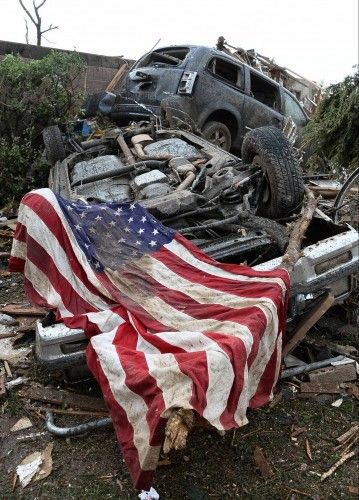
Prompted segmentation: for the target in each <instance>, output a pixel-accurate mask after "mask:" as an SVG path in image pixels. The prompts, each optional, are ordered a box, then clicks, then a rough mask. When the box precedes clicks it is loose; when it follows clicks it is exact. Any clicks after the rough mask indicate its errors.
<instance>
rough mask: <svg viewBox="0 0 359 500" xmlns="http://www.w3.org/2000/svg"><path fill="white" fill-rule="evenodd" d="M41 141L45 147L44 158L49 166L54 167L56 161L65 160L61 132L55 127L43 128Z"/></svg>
mask: <svg viewBox="0 0 359 500" xmlns="http://www.w3.org/2000/svg"><path fill="white" fill-rule="evenodd" d="M42 139H43V141H44V145H45V151H46V158H47V160H48V162H49V163H50V165H52V166H54V165H55V163H56V162H57V161H62V160H64V159H65V158H66V152H65V147H64V141H63V139H62V134H61V130H60V129H59V127H58V126H57V125H53V126H51V127H46V128H44V130H43V131H42Z"/></svg>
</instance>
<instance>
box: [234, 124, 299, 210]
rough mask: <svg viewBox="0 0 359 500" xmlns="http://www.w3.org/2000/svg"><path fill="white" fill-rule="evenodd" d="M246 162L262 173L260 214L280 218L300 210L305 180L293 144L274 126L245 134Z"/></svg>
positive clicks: (259, 189) (244, 158) (243, 156)
mask: <svg viewBox="0 0 359 500" xmlns="http://www.w3.org/2000/svg"><path fill="white" fill-rule="evenodd" d="M242 160H243V163H245V164H254V165H258V166H259V167H260V169H261V170H262V172H263V175H262V177H261V181H260V182H259V184H258V186H257V189H258V191H257V194H258V203H257V210H256V212H257V214H258V215H263V216H265V217H268V218H272V219H278V218H281V217H287V216H289V215H291V214H292V213H293V212H296V211H298V210H300V208H301V206H302V202H303V196H304V181H303V176H302V172H301V169H300V167H299V164H298V160H297V158H296V155H295V152H294V149H293V146H292V145H291V143H290V142H289V141H288V139H287V138H286V137H285V135H284V134H283V132H282V131H281V130H279V129H277V128H275V127H259V128H257V129H254V130H251V131H250V132H248V134H246V135H245V137H244V140H243V144H242Z"/></svg>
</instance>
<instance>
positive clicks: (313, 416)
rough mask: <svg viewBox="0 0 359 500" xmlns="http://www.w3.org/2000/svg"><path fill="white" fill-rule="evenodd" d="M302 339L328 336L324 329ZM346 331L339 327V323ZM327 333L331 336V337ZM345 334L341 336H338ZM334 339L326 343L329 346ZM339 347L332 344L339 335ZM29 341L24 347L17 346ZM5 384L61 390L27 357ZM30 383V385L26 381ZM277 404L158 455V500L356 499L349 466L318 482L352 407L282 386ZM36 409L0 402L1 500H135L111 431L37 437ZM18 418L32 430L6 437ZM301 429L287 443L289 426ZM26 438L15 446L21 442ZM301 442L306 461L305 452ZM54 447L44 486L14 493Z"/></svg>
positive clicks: (14, 291)
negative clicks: (39, 454) (26, 466)
mask: <svg viewBox="0 0 359 500" xmlns="http://www.w3.org/2000/svg"><path fill="white" fill-rule="evenodd" d="M25 300H26V299H24V296H23V292H22V283H21V277H19V276H14V275H10V276H0V304H4V303H9V302H23V301H25ZM326 321H327V322H328V324H331V325H333V321H340V318H339V316H338V315H335V314H334V316H333V313H332V315H331V317H328V318H326ZM323 325H324V326H322V328H321V329H320V328H317V327H316V328H315V329H313V331H312V332H311V335H312V336H314V335H317V336H323V335H328V333H327V329H326V327H325V321H324V323H323ZM344 326H345V325H344ZM332 330H333V329H332ZM335 331H336V333H335V334H331V335H332V340H335V341H336V342H342V343H344V344H345V343H348V344H351V345H355V344H356V347H358V335H357V333H355V330H353V329H349V330H348V329H345V328H344V329H342V330H341V333H338V332H339V331H340V329H338V328H337V327H336V328H335ZM343 332H344V333H343ZM333 335H334V339H333ZM339 335H340V339H339V340H338V336H339ZM26 341H30V343H31V342H32V339H31V337H30V339H26ZM12 369H13V374H14V376H17V375H25V376H28V377H30V379H31V381H39V382H41V383H42V384H44V385H49V386H52V387H60V386H62V387H66V385H65V384H64V383H63V382H61V381H60V382H59V379H57V380H54V379H53V377H52V376H51V374H49V373H47V372H46V371H44V370H43V369H42V368H41V367H39V365H38V363H37V362H36V360H35V358H34V356H33V354H30V359H29V363H28V364H27V365H24V366H23V367H20V368H14V367H13V368H12ZM29 383H31V382H29ZM76 390H80V391H81V392H83V393H91V394H92V393H93V392H94V391H95V390H96V388H95V387H94V383H90V384H82V386H80V387H78V388H77V389H76ZM278 391H279V392H282V399H281V401H280V402H279V403H278V404H276V405H274V406H272V407H271V406H270V405H269V406H266V407H263V408H260V409H259V410H256V411H250V412H249V415H248V417H249V424H248V425H247V426H245V427H243V428H241V429H237V430H236V431H234V432H228V433H227V434H226V435H224V436H220V435H219V434H218V433H217V432H212V431H209V430H207V429H206V430H205V429H200V428H198V429H195V431H194V432H192V433H191V435H190V438H189V440H188V444H187V448H186V450H184V451H183V452H172V453H171V454H170V455H169V456H168V457H166V459H165V457H162V460H161V465H160V466H159V468H158V470H157V474H156V479H155V484H154V487H155V488H156V490H157V491H158V492H159V494H160V498H161V499H165V500H174V499H183V500H186V499H189V500H205V499H233V498H239V499H283V500H284V499H290V500H296V499H301V498H312V499H317V500H319V499H337V498H338V499H339V498H355V497H358V495H357V494H354V493H352V491H353V489H352V488H353V487H355V486H358V462H357V460H356V457H354V458H352V459H351V460H349V461H348V462H347V463H345V464H344V465H343V466H342V467H340V468H339V469H338V470H337V472H336V473H334V474H333V475H332V476H331V477H329V478H328V479H327V480H326V481H324V482H321V480H320V475H321V474H322V473H323V472H325V471H326V470H328V469H329V467H330V466H331V465H333V463H335V462H336V461H337V460H338V459H339V458H340V455H339V453H338V452H336V451H334V450H333V448H334V447H335V446H336V444H337V443H336V438H337V437H338V436H340V435H341V434H342V433H344V432H345V431H346V430H348V429H349V428H350V427H351V425H352V424H353V422H355V421H357V420H359V419H358V415H359V412H358V410H359V401H358V400H356V399H355V398H353V397H351V396H345V397H344V401H343V403H342V404H341V406H339V407H335V406H332V405H331V403H332V402H333V401H334V400H335V399H338V395H336V396H328V395H321V396H320V397H314V398H310V399H301V398H300V397H299V394H298V393H297V392H295V391H294V392H293V386H291V385H289V384H288V383H281V384H280V385H279V387H278ZM41 406H42V407H43V406H44V405H43V404H40V403H39V404H36V403H29V402H28V401H26V400H25V399H22V398H21V397H19V395H18V390H17V389H14V390H12V391H11V393H9V395H8V397H7V399H6V401H3V402H2V403H1V404H0V440H1V446H0V465H1V467H0V499H4V500H11V499H25V498H26V499H31V500H32V499H34V500H35V499H52V500H57V499H59V500H60V499H62V500H63V499H65V500H67V499H69V500H70V499H76V500H77V499H86V500H100V499H101V500H103V499H106V498H108V499H135V498H137V492H135V491H134V490H133V488H132V486H131V481H130V478H129V475H128V472H127V469H126V467H125V465H124V463H123V460H122V457H121V454H120V451H119V448H118V446H117V442H116V439H115V435H114V432H113V430H112V429H111V428H108V429H104V430H100V431H96V432H93V433H91V434H88V435H85V436H82V437H76V438H67V439H62V438H55V437H53V436H52V435H50V434H49V433H48V432H46V431H45V423H44V412H43V411H39V408H40V407H41ZM24 416H27V417H29V418H30V420H31V422H32V424H33V427H32V428H30V429H26V430H24V431H19V432H17V433H13V432H10V428H11V426H12V425H13V424H14V423H15V422H17V421H18V419H19V418H21V417H24ZM86 418H87V417H84V416H77V417H76V418H75V417H73V416H71V417H69V416H67V415H66V416H64V415H56V423H57V424H59V425H74V424H76V423H82V422H85V421H86ZM299 427H300V428H304V430H303V431H302V432H301V433H300V434H299V435H297V436H296V437H293V436H292V433H293V430H295V429H297V428H299ZM33 433H35V434H37V433H39V435H37V436H36V437H34V438H32V439H21V438H22V437H23V436H26V435H28V434H33ZM306 440H307V442H308V443H309V446H310V450H311V454H312V459H310V458H309V456H308V453H307V452H306V448H305V444H306ZM50 442H52V443H54V448H53V452H52V457H53V470H52V473H51V474H50V475H49V476H48V477H47V478H46V479H44V480H41V481H37V482H35V483H30V484H29V485H28V486H27V487H26V488H24V489H23V488H22V487H21V486H20V485H19V483H18V482H16V484H14V477H15V470H16V466H17V465H18V464H19V463H20V462H21V461H22V459H23V458H24V457H25V456H27V455H28V454H30V453H32V452H34V451H41V450H43V449H44V448H45V446H46V444H48V443H50ZM256 446H260V447H261V448H262V450H263V453H264V455H265V456H266V458H267V460H268V462H269V464H270V466H271V467H272V469H273V475H272V477H270V478H269V479H264V478H263V477H262V476H261V474H260V471H259V470H258V468H257V467H256V465H255V462H254V448H255V447H256Z"/></svg>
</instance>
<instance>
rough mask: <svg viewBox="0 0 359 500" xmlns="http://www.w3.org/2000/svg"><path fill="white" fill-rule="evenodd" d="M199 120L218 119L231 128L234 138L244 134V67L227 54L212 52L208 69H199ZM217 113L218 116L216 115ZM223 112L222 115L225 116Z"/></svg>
mask: <svg viewBox="0 0 359 500" xmlns="http://www.w3.org/2000/svg"><path fill="white" fill-rule="evenodd" d="M194 100H195V106H196V109H197V110H198V124H199V126H200V127H201V128H203V126H204V125H205V123H206V122H208V120H209V121H211V120H215V121H219V122H222V123H224V124H225V125H226V126H227V127H228V128H229V129H231V130H230V131H231V134H232V139H235V137H237V136H238V134H240V135H242V134H243V127H242V120H241V113H242V108H243V104H244V68H243V65H242V64H240V63H238V64H237V63H233V62H232V61H229V60H228V59H226V58H225V57H220V56H217V55H212V57H210V58H209V59H208V61H207V64H206V65H205V69H204V71H199V72H198V82H197V85H196V89H195V92H194ZM213 113H215V115H214V117H213V116H212V117H211V115H213ZM221 113H222V116H223V117H222V118H221Z"/></svg>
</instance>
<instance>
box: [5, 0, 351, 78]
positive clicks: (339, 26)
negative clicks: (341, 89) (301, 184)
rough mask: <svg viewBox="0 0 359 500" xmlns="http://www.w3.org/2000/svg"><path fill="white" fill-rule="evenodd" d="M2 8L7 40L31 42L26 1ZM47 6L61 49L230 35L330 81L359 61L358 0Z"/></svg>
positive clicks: (109, 1) (211, 40)
mask: <svg viewBox="0 0 359 500" xmlns="http://www.w3.org/2000/svg"><path fill="white" fill-rule="evenodd" d="M23 1H24V3H25V4H26V5H28V6H31V4H32V0H23ZM36 1H37V3H39V2H40V0H36ZM0 9H1V10H0V39H2V40H12V41H16V42H24V41H25V23H24V12H23V11H22V9H21V7H20V5H19V2H18V0H0ZM40 12H41V14H42V18H43V23H44V25H45V27H48V25H49V24H50V23H52V24H54V25H58V26H59V29H58V30H56V31H52V32H50V33H48V34H46V35H45V36H47V38H48V39H49V40H50V42H52V43H49V42H46V41H45V40H44V42H43V45H47V46H51V47H56V48H66V49H76V50H79V51H84V52H93V53H97V54H106V55H124V56H125V57H128V58H133V59H136V58H138V57H140V56H141V55H142V54H143V53H145V52H146V51H148V50H149V49H150V48H151V47H152V46H153V45H154V44H155V43H156V42H157V40H158V39H159V38H161V41H160V43H159V45H158V46H165V45H177V44H185V43H192V44H201V45H208V46H214V45H215V43H216V40H217V38H218V36H220V35H223V36H224V37H225V38H226V40H227V41H228V42H229V43H230V44H231V45H235V46H240V47H243V48H245V49H251V48H255V49H256V50H257V51H258V52H260V53H262V54H264V55H266V56H269V57H273V58H274V59H275V61H276V62H277V63H279V64H281V65H283V66H287V67H289V68H291V69H293V70H294V71H296V72H298V73H300V74H302V75H303V76H305V77H307V78H310V79H314V80H316V81H318V82H320V81H324V82H325V83H326V84H329V83H332V82H336V81H339V80H341V79H342V78H343V77H344V76H345V75H347V74H349V73H353V68H352V66H353V65H354V64H357V63H358V0H341V1H338V0H295V1H293V0H245V1H244V0H221V1H219V2H217V1H215V0H213V1H212V2H211V1H195V0H147V1H143V0H125V1H124V0H122V1H119V0H102V1H96V0H93V1H91V0H47V2H46V4H45V5H44V6H43V7H42V9H41V10H40ZM29 31H30V43H35V40H36V38H35V30H34V28H33V26H32V25H29Z"/></svg>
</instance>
